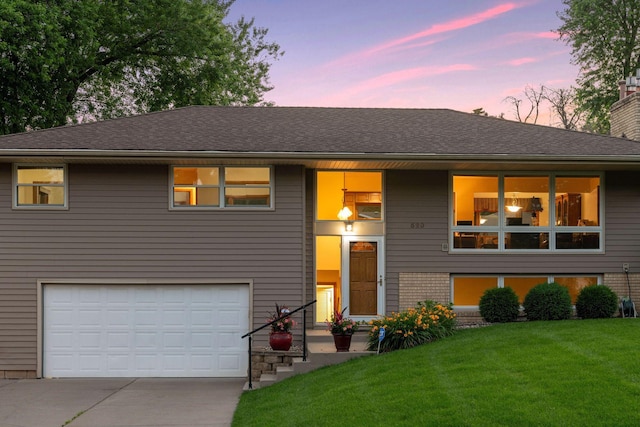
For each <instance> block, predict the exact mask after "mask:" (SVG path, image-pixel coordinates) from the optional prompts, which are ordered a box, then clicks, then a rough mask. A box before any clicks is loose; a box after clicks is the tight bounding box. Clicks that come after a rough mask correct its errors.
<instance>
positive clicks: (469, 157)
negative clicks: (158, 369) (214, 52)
mask: <svg viewBox="0 0 640 427" xmlns="http://www.w3.org/2000/svg"><path fill="white" fill-rule="evenodd" d="M0 163H64V164H193V165H199V164H212V163H215V164H221V165H224V164H229V165H267V164H268V165H301V166H305V167H307V168H313V169H383V170H384V169H433V170H557V169H571V170H640V155H625V156H593V155H591V156H584V155H583V156H557V155H551V156H550V155H542V154H518V155H514V154H491V155H487V154H464V155H462V154H445V155H443V154H434V153H421V154H412V153H320V152H314V153H309V152H228V151H133V150H111V151H110V150H0Z"/></svg>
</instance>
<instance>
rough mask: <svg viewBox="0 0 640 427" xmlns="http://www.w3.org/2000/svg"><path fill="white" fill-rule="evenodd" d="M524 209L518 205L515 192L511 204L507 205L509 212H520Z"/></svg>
mask: <svg viewBox="0 0 640 427" xmlns="http://www.w3.org/2000/svg"><path fill="white" fill-rule="evenodd" d="M520 209H522V206H518V199H516V193H513V198H512V199H511V204H510V205H509V206H507V210H508V211H509V212H514V213H515V212H518V211H519V210H520Z"/></svg>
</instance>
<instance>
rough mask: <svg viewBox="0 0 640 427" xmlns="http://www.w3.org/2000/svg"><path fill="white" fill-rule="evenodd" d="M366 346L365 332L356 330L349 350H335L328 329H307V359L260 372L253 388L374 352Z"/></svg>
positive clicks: (294, 360)
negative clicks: (268, 371) (266, 372)
mask: <svg viewBox="0 0 640 427" xmlns="http://www.w3.org/2000/svg"><path fill="white" fill-rule="evenodd" d="M366 347H367V333H366V332H364V333H363V332H356V333H355V334H354V335H353V336H352V337H351V348H350V349H349V351H345V352H337V351H336V347H335V344H334V343H333V336H332V335H331V334H330V333H329V332H328V331H325V330H309V331H307V360H306V361H303V360H302V357H294V358H293V364H292V365H291V366H278V367H277V369H276V373H275V374H262V375H261V376H260V380H259V381H257V382H254V383H253V384H252V385H253V388H254V389H257V388H262V387H266V386H269V385H271V384H274V383H276V382H278V381H281V380H283V379H285V378H289V377H292V376H294V375H298V374H304V373H307V372H311V371H313V370H315V369H318V368H322V367H323V366H329V365H335V364H338V363H343V362H346V361H347V360H350V359H353V358H356V357H362V356H370V355H373V354H376V352H375V351H367V350H366ZM247 389H248V383H247V384H245V390H247Z"/></svg>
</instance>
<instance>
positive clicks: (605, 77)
mask: <svg viewBox="0 0 640 427" xmlns="http://www.w3.org/2000/svg"><path fill="white" fill-rule="evenodd" d="M563 4H564V5H565V6H566V9H565V10H564V11H562V12H559V13H558V17H559V18H560V19H561V20H562V21H563V24H562V26H561V27H560V28H558V29H557V30H556V31H557V32H558V34H559V35H560V40H563V41H565V43H567V44H569V45H571V47H572V56H573V63H575V64H576V65H579V66H580V67H581V69H582V71H581V74H580V76H579V77H578V80H577V83H578V86H579V87H578V88H577V91H576V96H577V101H578V104H579V108H580V109H581V110H583V111H584V112H585V113H586V117H585V120H586V122H587V123H586V126H587V127H588V128H591V129H593V130H595V131H596V132H600V133H608V132H609V108H610V107H611V105H612V104H613V103H614V102H615V101H617V100H618V81H619V80H620V79H621V78H623V77H626V76H628V75H630V73H633V72H634V71H635V70H636V69H637V68H640V39H639V34H638V29H639V28H640V0H563Z"/></svg>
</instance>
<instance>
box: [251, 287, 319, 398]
mask: <svg viewBox="0 0 640 427" xmlns="http://www.w3.org/2000/svg"><path fill="white" fill-rule="evenodd" d="M317 301H318V300H316V299H314V300H313V301H311V302H308V303H306V304H305V305H303V306H300V307H298V308H296V309H295V310H292V311H290V312H288V313H285V314H284V315H283V316H280V317H278V318H277V319H275V320H272V321H271V322H269V323H265V324H264V325H262V326H260V327H258V328H255V329H254V330H253V331H251V332H247V333H246V334H244V335H243V336H242V338H246V337H249V390H251V389H253V382H252V379H253V378H252V377H253V372H252V370H251V351H252V349H251V345H252V343H251V341H252V338H251V336H252V335H253V334H255V333H256V332H259V331H261V330H263V329H264V328H266V327H268V326H271V325H273V324H274V323H277V322H279V321H281V320H282V319H286V318H287V317H291V315H293V314H295V313H297V312H298V311H300V310H302V360H303V361H304V362H306V361H307V307H309V306H310V305H312V304H315V303H316V302H317Z"/></svg>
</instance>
